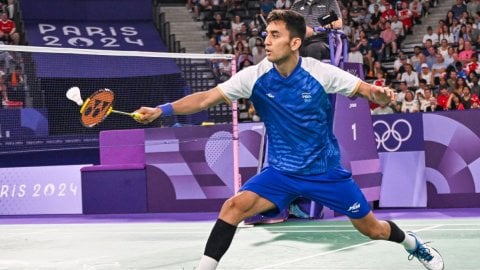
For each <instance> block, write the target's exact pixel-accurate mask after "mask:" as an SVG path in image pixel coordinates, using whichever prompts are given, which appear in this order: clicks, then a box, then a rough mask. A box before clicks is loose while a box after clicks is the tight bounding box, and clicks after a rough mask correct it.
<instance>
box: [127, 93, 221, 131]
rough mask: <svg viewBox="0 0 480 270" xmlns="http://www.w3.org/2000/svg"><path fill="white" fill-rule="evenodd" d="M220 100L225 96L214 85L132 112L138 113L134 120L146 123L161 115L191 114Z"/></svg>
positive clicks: (218, 102)
mask: <svg viewBox="0 0 480 270" xmlns="http://www.w3.org/2000/svg"><path fill="white" fill-rule="evenodd" d="M222 102H226V99H225V97H224V96H223V94H222V92H221V90H220V88H218V87H214V88H212V89H210V90H208V91H203V92H197V93H193V94H190V95H188V96H186V97H183V98H181V99H179V100H177V101H175V102H172V103H167V104H163V105H159V106H157V107H141V108H140V109H138V110H136V111H135V112H134V113H136V114H138V116H137V117H136V118H135V120H137V121H138V122H140V123H144V124H148V123H150V122H152V121H153V120H155V119H157V118H158V117H160V116H162V115H163V116H169V115H173V114H177V115H187V114H193V113H196V112H199V111H203V110H206V109H208V108H210V107H212V106H215V105H217V104H220V103H222Z"/></svg>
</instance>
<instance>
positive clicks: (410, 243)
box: [401, 233, 417, 251]
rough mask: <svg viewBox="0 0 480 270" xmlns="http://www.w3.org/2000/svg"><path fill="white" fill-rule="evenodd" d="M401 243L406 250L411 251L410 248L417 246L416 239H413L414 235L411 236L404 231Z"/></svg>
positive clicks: (413, 248)
mask: <svg viewBox="0 0 480 270" xmlns="http://www.w3.org/2000/svg"><path fill="white" fill-rule="evenodd" d="M401 244H402V245H403V246H404V247H405V249H406V250H408V251H412V250H415V248H417V240H416V239H415V237H413V236H412V235H410V234H408V233H405V239H404V240H403V242H402V243H401Z"/></svg>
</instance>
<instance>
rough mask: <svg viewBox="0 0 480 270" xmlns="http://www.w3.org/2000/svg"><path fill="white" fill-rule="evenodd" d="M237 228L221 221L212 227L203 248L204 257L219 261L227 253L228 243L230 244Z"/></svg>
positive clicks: (218, 220)
mask: <svg viewBox="0 0 480 270" xmlns="http://www.w3.org/2000/svg"><path fill="white" fill-rule="evenodd" d="M236 230H237V226H234V225H231V224H228V223H226V222H225V221H223V220H221V219H217V222H216V223H215V225H214V226H213V229H212V231H211V232H210V236H209V237H208V241H207V245H206V246H205V252H204V255H206V256H208V257H210V258H213V259H215V260H216V261H220V258H222V256H223V255H224V254H225V252H227V249H228V247H230V243H232V240H233V236H234V235H235V231H236Z"/></svg>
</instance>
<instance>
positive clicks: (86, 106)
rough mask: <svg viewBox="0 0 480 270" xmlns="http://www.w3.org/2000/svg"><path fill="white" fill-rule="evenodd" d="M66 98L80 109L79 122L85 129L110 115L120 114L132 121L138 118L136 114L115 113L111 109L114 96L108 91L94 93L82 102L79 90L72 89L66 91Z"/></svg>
mask: <svg viewBox="0 0 480 270" xmlns="http://www.w3.org/2000/svg"><path fill="white" fill-rule="evenodd" d="M66 95H67V98H68V99H70V100H72V101H74V102H75V103H77V105H78V106H81V108H80V114H81V116H80V121H81V122H82V124H83V125H84V126H85V127H94V126H96V125H98V124H100V123H101V122H103V120H105V118H107V116H108V115H110V114H111V113H116V114H122V115H127V116H130V117H132V118H134V119H137V118H138V117H140V116H139V115H138V114H136V113H128V112H122V111H117V110H114V109H113V102H114V101H115V94H114V93H113V91H111V90H110V89H106V88H104V89H100V90H97V91H95V92H94V93H93V94H92V95H90V97H88V98H87V99H86V100H85V102H84V101H83V100H82V96H81V94H80V88H78V87H72V88H70V89H68V91H67V93H66Z"/></svg>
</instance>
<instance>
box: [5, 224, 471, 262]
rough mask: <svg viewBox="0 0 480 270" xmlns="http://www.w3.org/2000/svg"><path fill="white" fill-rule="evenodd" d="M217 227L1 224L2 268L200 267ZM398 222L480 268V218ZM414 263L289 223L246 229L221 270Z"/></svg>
mask: <svg viewBox="0 0 480 270" xmlns="http://www.w3.org/2000/svg"><path fill="white" fill-rule="evenodd" d="M393 219H394V220H396V219H395V217H393ZM2 221H4V222H2ZM6 221H8V222H6ZM213 222H214V219H208V220H180V221H176V220H175V218H173V219H168V220H163V219H161V218H159V219H152V220H150V219H148V218H147V219H145V218H143V219H136V218H135V217H134V216H132V217H128V218H118V219H108V218H104V219H102V218H99V219H93V220H92V219H89V220H88V221H85V219H84V218H63V219H56V218H41V219H36V220H35V221H34V222H29V221H28V219H27V220H22V219H13V221H12V219H3V218H0V224H2V225H0V250H1V252H0V270H7V269H8V270H30V269H39V270H46V269H48V270H50V269H55V270H56V269H58V270H117V269H122V270H123V269H138V270H144V269H172V270H173V269H178V270H186V269H195V266H196V264H197V262H198V260H199V258H200V257H201V255H202V253H203V248H204V244H205V242H206V240H207V237H208V234H209V231H210V229H211V227H212V225H213ZM396 222H397V223H398V224H399V225H400V226H401V227H402V228H404V229H405V230H412V231H416V232H418V234H419V235H420V236H421V237H422V238H423V239H424V240H426V241H430V242H431V244H432V245H433V246H434V247H435V248H437V249H438V250H439V251H440V252H441V253H442V255H443V257H444V260H445V269H461V270H464V269H472V270H473V269H475V270H478V269H480V255H479V254H480V218H478V217H448V218H445V217H443V216H440V217H429V218H425V219H423V218H411V219H409V218H400V219H398V220H396ZM407 257H408V255H407V253H406V252H405V251H404V250H403V248H402V247H401V246H400V245H397V244H393V243H390V242H387V241H371V240H369V239H368V238H366V237H364V236H362V235H360V234H359V233H358V232H357V231H356V230H354V228H353V227H352V226H351V225H350V223H349V222H348V221H347V220H345V219H344V218H339V219H332V220H315V221H310V220H289V221H287V222H283V223H278V224H270V225H257V226H253V227H241V228H239V229H238V231H237V234H236V236H235V238H234V241H233V243H232V245H231V247H230V249H229V251H228V252H227V254H226V255H225V257H224V258H223V260H222V261H221V263H220V265H219V267H218V269H228V270H230V269H255V270H259V269H299V270H301V269H328V270H336V269H368V270H376V269H378V270H380V269H381V270H385V269H396V270H397V269H423V267H422V266H421V264H420V263H419V262H418V261H416V260H412V261H409V260H408V258H407Z"/></svg>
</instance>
